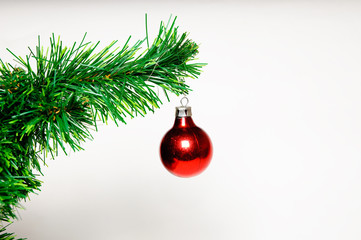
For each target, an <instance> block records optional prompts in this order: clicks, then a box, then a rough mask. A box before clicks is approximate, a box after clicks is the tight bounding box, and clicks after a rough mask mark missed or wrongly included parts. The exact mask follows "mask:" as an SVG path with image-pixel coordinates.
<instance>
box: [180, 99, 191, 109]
mask: <svg viewBox="0 0 361 240" xmlns="http://www.w3.org/2000/svg"><path fill="white" fill-rule="evenodd" d="M183 101H186V102H185V104H184V103H183ZM180 103H181V104H182V107H187V105H188V103H189V99H188V98H187V97H186V96H184V97H182V99H181V100H180Z"/></svg>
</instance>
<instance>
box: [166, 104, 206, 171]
mask: <svg viewBox="0 0 361 240" xmlns="http://www.w3.org/2000/svg"><path fill="white" fill-rule="evenodd" d="M191 116H192V114H191V108H190V107H187V106H182V107H177V108H176V119H175V122H174V126H173V128H172V129H170V130H169V131H168V132H167V133H166V134H165V136H164V137H163V140H162V142H161V146H160V156H161V160H162V163H163V165H164V167H165V168H166V169H167V170H168V171H169V172H171V173H172V174H174V175H176V176H178V177H192V176H195V175H198V174H200V173H201V172H203V171H204V170H205V169H206V168H207V166H208V165H209V163H210V161H211V158H212V153H213V148H212V143H211V140H210V138H209V137H208V135H207V133H206V132H205V131H203V130H202V129H201V128H199V127H197V126H196V125H195V124H194V122H193V119H192V117H191Z"/></svg>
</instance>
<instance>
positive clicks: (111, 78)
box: [0, 18, 205, 240]
mask: <svg viewBox="0 0 361 240" xmlns="http://www.w3.org/2000/svg"><path fill="white" fill-rule="evenodd" d="M175 20H176V18H174V19H173V21H169V22H168V24H166V25H165V24H164V23H163V22H162V23H161V25H160V29H159V33H158V35H157V37H156V38H155V40H154V41H153V43H152V44H150V43H149V38H148V31H146V32H147V34H146V37H145V38H144V39H143V40H140V41H137V42H136V43H135V44H134V45H132V46H129V41H130V38H129V39H128V40H127V41H126V43H125V44H124V45H123V46H122V47H116V44H117V41H114V42H112V43H111V44H110V45H109V46H107V47H105V48H104V49H102V50H100V51H97V49H96V48H97V46H98V45H99V42H98V43H96V44H92V43H90V42H86V41H85V36H84V38H83V39H82V40H81V42H80V43H78V44H77V43H74V44H73V45H72V46H71V47H66V46H63V43H62V41H61V40H60V38H56V37H55V36H54V35H53V36H51V38H50V46H49V47H48V48H47V49H44V48H43V47H42V46H41V43H40V38H39V44H38V46H37V47H36V48H35V50H32V49H30V53H29V54H28V55H27V56H25V57H20V56H17V55H16V54H14V53H13V52H11V51H10V50H9V49H8V51H9V52H10V53H11V54H12V55H13V56H14V57H15V60H16V62H17V64H16V65H13V64H10V63H5V62H3V61H2V60H1V59H0V153H1V154H0V221H1V223H2V224H1V226H0V239H9V240H10V239H14V238H15V236H14V235H13V234H9V233H5V230H6V224H8V223H10V222H11V221H12V219H16V217H17V216H16V214H15V210H16V208H18V207H19V202H20V201H22V200H25V199H27V198H28V197H29V194H31V193H34V192H37V191H39V190H40V187H41V181H40V180H38V179H37V177H38V176H39V174H42V173H41V167H42V166H43V165H44V164H45V160H46V159H47V158H55V157H56V156H57V154H58V152H59V151H64V152H65V153H67V151H68V150H69V149H71V150H72V151H78V150H82V147H81V143H82V142H84V141H85V140H86V139H92V135H91V130H97V122H99V121H100V122H103V123H106V122H107V121H108V120H109V119H110V120H112V121H114V122H115V123H116V124H118V123H119V122H122V123H125V119H126V117H131V118H133V117H135V116H138V115H141V116H144V115H145V114H146V113H147V112H154V109H155V108H159V106H160V104H161V103H162V102H161V99H160V98H159V96H158V94H157V89H159V88H160V89H163V90H164V93H165V96H166V97H167V99H168V100H169V98H168V93H174V94H176V95H182V94H187V93H188V92H189V91H190V88H189V86H188V85H187V84H186V83H185V78H187V77H191V78H197V77H198V76H199V74H200V70H201V68H202V67H203V66H204V65H205V64H202V63H194V62H191V61H192V60H194V59H195V56H196V55H197V53H198V45H197V44H196V43H195V42H193V41H192V40H190V39H188V35H187V33H182V34H179V33H178V27H176V26H175ZM146 25H147V24H146ZM146 29H147V28H146ZM145 44H146V50H145V51H143V52H142V53H139V50H140V49H141V47H142V46H143V45H145ZM4 223H6V224H4Z"/></svg>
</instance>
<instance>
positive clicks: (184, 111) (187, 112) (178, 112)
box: [175, 106, 192, 118]
mask: <svg viewBox="0 0 361 240" xmlns="http://www.w3.org/2000/svg"><path fill="white" fill-rule="evenodd" d="M175 116H176V117H177V118H182V117H191V116H192V108H191V107H189V106H180V107H176V108H175Z"/></svg>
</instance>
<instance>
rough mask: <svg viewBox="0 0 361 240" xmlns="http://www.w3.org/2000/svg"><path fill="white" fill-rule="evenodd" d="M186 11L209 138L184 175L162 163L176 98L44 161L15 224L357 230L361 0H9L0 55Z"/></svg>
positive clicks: (77, 239) (80, 235)
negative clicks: (198, 161)
mask: <svg viewBox="0 0 361 240" xmlns="http://www.w3.org/2000/svg"><path fill="white" fill-rule="evenodd" d="M145 13H148V19H149V22H148V24H149V31H150V35H151V36H152V37H154V36H155V35H156V33H157V31H158V26H159V23H160V21H161V20H165V21H167V20H168V18H169V16H170V14H173V16H178V20H177V23H178V25H179V26H180V31H187V32H189V33H190V35H189V37H190V38H192V39H193V40H195V41H196V42H197V43H200V54H199V61H200V62H207V63H208V64H209V65H208V66H207V67H206V68H204V72H203V73H202V75H201V76H200V78H199V79H198V80H192V79H189V81H188V84H190V85H191V87H192V88H193V90H194V91H193V92H192V93H191V94H190V96H189V99H190V104H191V106H192V109H193V120H194V121H195V122H196V124H197V125H198V126H200V127H201V128H203V129H204V130H206V132H208V134H209V135H210V136H211V138H212V141H213V145H214V156H213V160H212V163H211V165H210V166H209V168H208V169H207V170H206V171H205V172H204V173H203V174H202V175H200V176H198V177H194V178H190V179H181V178H177V177H174V176H172V175H171V174H169V173H168V172H167V171H166V170H165V169H164V168H163V166H162V164H161V162H160V159H159V153H158V151H159V144H160V140H161V138H162V136H163V135H164V134H165V132H166V131H167V130H168V129H169V128H170V127H171V126H172V124H173V121H174V107H175V106H177V105H179V100H180V99H179V98H177V97H173V98H172V101H171V102H170V103H168V102H167V101H166V98H165V97H163V99H164V105H163V106H162V108H161V109H159V110H157V111H156V112H155V114H149V115H147V116H146V117H145V118H142V117H139V118H136V119H128V124H127V125H121V126H120V127H118V128H117V127H115V126H114V124H110V125H108V126H102V127H101V128H100V130H99V132H97V133H94V137H95V139H94V141H92V142H87V143H86V144H84V145H83V146H84V148H85V151H82V152H77V153H71V154H70V155H69V156H67V157H66V156H64V155H61V156H59V157H58V158H57V159H56V160H55V161H48V162H47V163H48V167H44V175H45V176H44V177H42V178H41V179H42V180H43V181H44V185H43V187H42V191H41V192H40V194H39V195H31V201H27V202H26V203H24V204H23V205H24V207H25V208H26V210H19V214H20V216H21V219H20V220H19V221H16V222H15V223H14V224H13V225H11V227H9V231H15V232H16V233H17V235H18V236H19V237H28V239H29V240H48V239H52V240H64V239H67V240H83V239H84V240H85V239H87V240H93V239H94V240H95V239H107V240H118V239H131V240H133V239H136V240H138V239H147V240H148V239H151V240H153V239H154V240H178V239H179V240H180V239H188V240H218V239H227V240H233V239H237V240H238V239H242V240H306V239H307V240H311V239H312V240H313V239H315V240H322V239H325V240H336V239H342V240H344V239H347V240H354V239H355V240H356V239H357V240H359V239H361V126H360V124H361V108H360V103H361V95H360V92H361V81H360V77H361V67H360V63H361V46H360V44H361V24H360V23H361V2H360V1H341V0H340V1H281V0H279V1H239V2H232V1H144V2H140V1H131V2H130V3H127V2H125V1H124V2H122V1H93V2H92V1H54V2H51V1H43V2H37V1H21V2H19V1H1V5H0V22H1V31H0V36H1V37H0V56H1V58H2V59H3V60H5V61H8V62H13V60H12V57H11V56H10V54H8V53H7V52H6V50H5V49H6V48H10V49H11V50H13V51H14V52H16V53H17V54H19V55H22V56H24V55H25V54H26V53H28V52H27V46H31V47H35V45H36V43H37V36H38V35H40V36H41V37H42V41H43V43H44V45H46V44H47V43H48V37H49V36H50V35H51V33H53V32H54V33H55V34H56V35H61V36H62V39H63V40H64V42H66V43H68V45H70V44H71V43H72V42H73V41H80V39H81V37H82V36H83V34H84V33H85V32H88V37H87V39H88V40H89V41H93V42H96V41H98V40H100V41H101V42H102V44H104V45H105V44H107V43H110V42H111V41H112V40H115V39H118V40H119V41H120V42H119V43H120V45H122V44H123V43H124V42H125V41H126V39H127V37H128V36H129V35H132V36H133V40H134V41H135V40H137V39H140V38H143V37H144V36H145V27H144V25H145V23H144V15H145Z"/></svg>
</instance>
